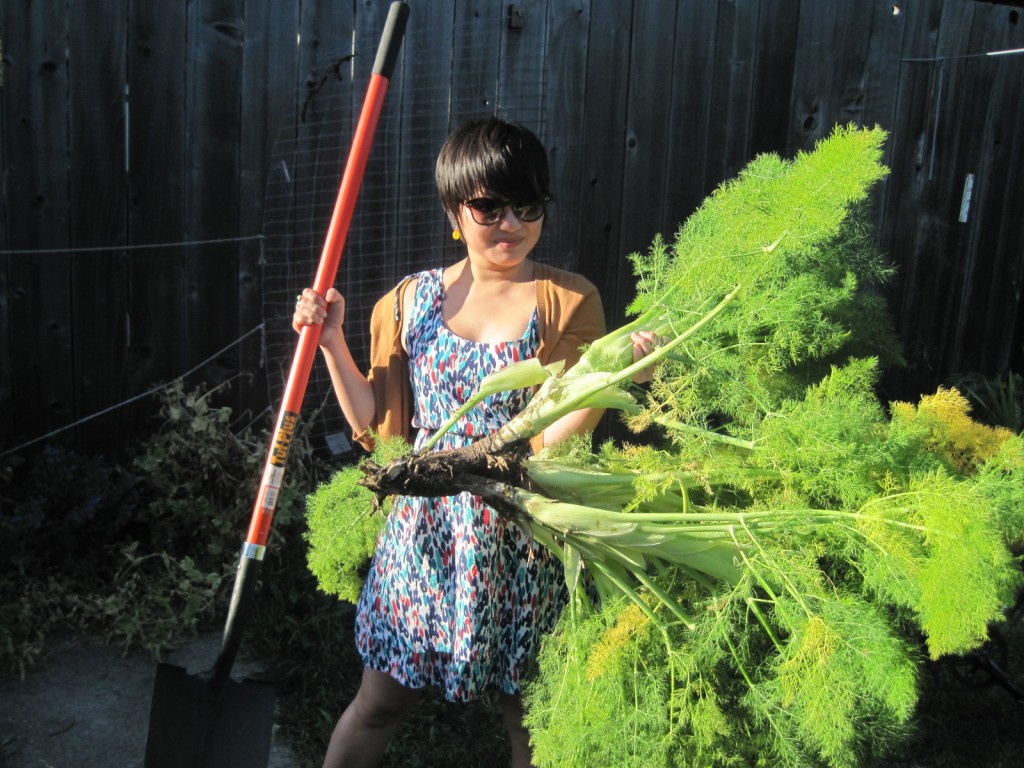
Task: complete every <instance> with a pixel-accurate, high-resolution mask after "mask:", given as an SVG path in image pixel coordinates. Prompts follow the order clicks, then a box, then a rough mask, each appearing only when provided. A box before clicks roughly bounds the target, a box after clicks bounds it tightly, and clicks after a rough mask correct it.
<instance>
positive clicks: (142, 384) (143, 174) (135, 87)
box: [122, 0, 191, 421]
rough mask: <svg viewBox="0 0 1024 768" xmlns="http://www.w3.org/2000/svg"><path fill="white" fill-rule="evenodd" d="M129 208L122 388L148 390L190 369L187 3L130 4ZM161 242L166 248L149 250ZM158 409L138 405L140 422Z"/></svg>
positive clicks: (146, 402) (129, 392) (135, 1)
mask: <svg viewBox="0 0 1024 768" xmlns="http://www.w3.org/2000/svg"><path fill="white" fill-rule="evenodd" d="M128 38H129V40H130V41H131V47H130V49H129V54H128V83H129V88H130V90H129V93H128V99H129V101H128V104H129V124H128V131H127V134H128V174H127V176H128V178H127V184H128V196H129V199H128V210H127V214H126V218H127V225H128V233H129V239H130V243H131V245H133V246H136V250H130V251H129V252H128V254H129V259H130V264H131V268H130V270H129V278H128V279H129V283H128V307H127V312H128V328H129V332H128V334H127V335H128V339H127V344H126V348H125V364H124V365H125V370H124V382H123V385H122V389H123V392H124V394H125V395H135V394H138V393H141V392H145V391H146V390H147V389H148V388H150V387H151V386H153V385H154V384H156V383H158V382H164V381H169V380H171V379H173V378H174V377H176V376H179V375H180V374H181V373H182V372H183V371H186V370H188V368H189V367H190V363H191V354H190V353H191V346H190V344H189V338H188V333H187V325H186V306H185V297H186V296H187V295H188V280H187V275H186V267H185V264H186V263H185V258H184V249H183V248H181V247H180V246H179V245H177V244H179V243H181V242H182V241H183V240H185V239H186V236H187V235H186V227H185V184H186V176H185V153H186V136H185V115H184V111H183V109H182V105H183V104H184V103H185V72H186V56H185V51H186V48H187V45H188V35H187V26H186V18H185V5H184V4H183V3H178V4H175V5H166V6H158V5H155V4H153V3H149V2H141V1H139V0H133V2H132V3H131V4H130V5H129V10H128ZM159 244H170V245H167V246H165V247H159V248H149V247H146V246H154V245H159ZM154 410H155V404H154V403H153V402H152V401H149V400H143V401H140V402H139V403H138V404H137V405H135V406H133V407H132V409H131V412H132V414H133V415H134V417H135V418H136V420H137V421H141V420H143V419H145V417H146V416H147V415H149V414H152V413H153V412H154Z"/></svg>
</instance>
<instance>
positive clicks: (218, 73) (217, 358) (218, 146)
mask: <svg viewBox="0 0 1024 768" xmlns="http://www.w3.org/2000/svg"><path fill="white" fill-rule="evenodd" d="M244 7H245V3H244V0H199V2H196V3H192V4H190V5H189V16H188V31H189V36H188V39H189V46H188V49H187V50H186V52H185V53H186V62H187V70H186V86H187V91H186V93H185V131H186V134H185V135H186V164H187V165H186V211H185V215H186V232H187V236H188V239H189V240H190V241H193V242H194V241H206V240H220V239H225V238H230V237H233V236H235V235H236V234H237V233H238V231H239V230H238V226H239V224H238V222H239V216H238V209H239V197H238V195H239V168H240V155H239V147H240V143H239V139H240V135H239V126H240V123H239V115H240V106H241V69H242V39H243V29H244V26H245V19H244ZM185 258H186V264H187V267H186V269H187V275H188V293H187V298H186V307H187V314H186V318H187V325H186V328H187V334H188V339H189V344H190V349H191V352H192V359H191V360H190V363H191V364H192V365H196V364H199V363H200V362H204V361H207V360H208V361H209V362H205V363H204V366H203V372H204V373H203V375H204V378H205V379H206V380H207V381H209V382H211V383H213V384H215V385H216V384H219V383H221V382H223V381H227V380H231V379H233V378H234V377H236V376H237V374H238V358H237V352H236V350H235V348H234V347H233V346H230V347H229V345H231V344H232V343H233V342H234V341H235V340H236V339H237V338H238V336H239V330H240V329H239V328H238V316H239V310H238V246H237V245H236V244H235V243H230V242H224V243H219V244H214V245H203V246H201V247H193V246H189V247H188V248H187V249H186V251H185ZM221 350H225V351H223V352H222V351H221Z"/></svg>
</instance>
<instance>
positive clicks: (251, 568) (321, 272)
mask: <svg viewBox="0 0 1024 768" xmlns="http://www.w3.org/2000/svg"><path fill="white" fill-rule="evenodd" d="M408 15H409V6H408V5H406V4H405V3H404V2H394V3H392V4H391V10H390V12H389V13H388V20H387V23H386V24H385V26H384V34H383V35H382V37H381V42H380V48H379V49H378V51H377V59H376V61H375V62H374V65H373V74H372V75H371V77H370V86H369V88H368V90H367V93H366V99H365V100H364V102H363V111H362V113H361V114H360V116H359V123H358V125H357V126H356V132H355V136H354V137H353V139H352V148H351V149H350V150H349V157H348V164H347V165H346V166H345V174H344V176H343V177H342V180H341V188H340V189H339V190H338V200H337V202H336V203H335V206H334V213H333V214H332V216H331V224H330V227H329V228H328V230H327V239H326V242H325V243H324V250H323V255H322V256H321V257H320V267H319V269H318V270H317V274H316V280H315V281H314V283H313V288H314V289H315V290H316V291H317V292H318V293H319V294H320V295H321V296H322V295H324V294H326V293H327V289H328V288H330V287H331V285H333V284H334V278H335V275H336V274H337V272H338V263H339V262H340V261H341V251H342V248H343V247H344V245H345V237H346V235H347V234H348V228H349V224H350V223H351V222H352V211H353V209H354V208H355V204H356V195H357V194H358V193H359V185H360V182H362V179H363V171H364V170H365V169H366V160H367V158H368V157H369V154H370V145H371V144H372V143H373V134H374V131H375V130H376V128H377V120H378V118H379V117H380V111H381V107H382V106H383V103H384V95H385V94H386V93H387V88H388V83H389V81H390V79H391V72H392V70H393V69H394V66H395V62H396V61H397V59H398V49H399V47H400V46H401V43H402V36H403V34H404V32H405V20H406V18H407V17H408ZM319 340H320V326H306V327H305V328H303V329H302V333H301V334H300V335H299V344H298V347H297V349H296V350H295V359H294V361H293V362H292V368H291V372H290V373H289V374H288V383H287V385H286V386H285V392H284V402H283V403H282V404H281V410H280V412H279V413H278V417H277V427H276V429H275V430H274V439H273V440H272V442H271V444H270V451H269V454H268V456H267V463H266V465H265V467H264V469H263V478H262V480H261V481H260V489H259V493H258V494H257V496H256V504H255V506H254V508H253V511H252V519H251V520H250V522H249V533H248V535H247V536H246V539H245V543H244V544H243V545H242V556H241V558H240V559H239V561H238V571H237V572H236V574H235V585H234V591H233V592H232V594H231V605H230V606H229V607H228V618H227V622H226V623H225V625H224V637H223V638H222V640H221V646H220V653H219V654H218V656H217V660H216V662H214V665H213V668H212V670H211V672H210V679H211V683H212V685H214V686H220V685H222V684H223V683H224V682H225V681H226V680H227V679H228V676H229V675H230V672H231V666H232V664H234V660H235V656H236V655H237V653H238V648H239V645H240V643H241V638H242V630H243V629H244V628H245V624H246V623H247V621H248V618H249V613H250V610H251V604H252V599H253V594H254V593H255V590H256V583H257V580H258V578H259V573H260V570H261V568H262V565H263V555H264V553H265V552H266V546H267V538H268V537H269V536H270V525H271V523H272V522H273V520H274V510H275V509H276V507H277V497H278V494H279V493H280V490H281V482H282V480H283V478H284V469H285V463H286V461H287V459H288V451H289V449H290V448H291V444H292V438H293V437H294V436H295V429H296V426H297V425H298V421H299V409H300V408H301V407H302V400H303V397H304V396H305V393H306V383H307V382H308V381H309V370H310V368H312V366H313V358H314V356H315V355H316V348H317V342H318V341H319Z"/></svg>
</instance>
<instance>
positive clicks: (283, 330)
mask: <svg viewBox="0 0 1024 768" xmlns="http://www.w3.org/2000/svg"><path fill="white" fill-rule="evenodd" d="M409 5H410V7H411V13H410V18H409V23H408V30H407V37H406V40H405V43H404V45H403V50H402V56H401V59H400V61H399V65H398V67H397V70H396V72H395V76H394V79H393V81H392V85H391V90H390V92H389V95H388V101H387V104H386V107H385V112H384V115H383V116H382V120H381V128H380V131H379V135H378V137H377V140H376V143H375V146H374V154H373V156H372V158H371V166H370V168H369V169H368V172H367V176H366V180H365V182H364V186H363V193H362V196H361V198H360V204H359V208H358V210H357V218H356V220H355V221H354V222H353V229H352V233H351V234H350V237H349V244H348V246H347V249H346V254H345V256H344V260H343V269H342V274H341V275H340V278H339V282H340V283H342V284H343V285H344V286H345V289H346V292H347V293H348V295H349V297H350V299H351V301H352V305H353V306H352V310H351V314H352V316H353V317H355V318H357V319H358V318H361V317H364V316H365V312H366V310H367V307H368V306H369V303H370V302H371V301H372V299H373V298H374V297H375V296H376V295H378V294H380V293H382V292H383V291H384V290H385V289H386V287H387V286H388V285H389V284H390V283H392V282H393V281H394V280H395V279H397V277H399V276H400V275H401V274H403V273H405V272H408V271H411V270H414V269H418V268H421V267H422V266H425V265H428V264H436V263H438V262H444V261H450V260H451V259H454V258H456V257H457V251H456V250H455V248H454V246H453V245H452V244H451V243H450V241H449V242H446V237H447V232H446V228H445V221H444V218H443V216H442V215H441V212H440V208H439V207H438V205H437V203H436V201H435V199H434V193H433V190H432V178H431V167H432V161H433V156H434V153H435V152H436V149H437V146H438V145H439V144H440V142H441V140H442V139H443V137H444V136H445V134H446V133H447V132H448V130H449V129H450V127H451V126H452V125H453V124H455V123H456V122H458V121H459V120H461V119H462V118H464V117H467V116H470V115H478V114H485V113H498V114H501V115H503V116H507V117H511V118H514V119H517V120H520V121H522V122H524V123H526V124H528V125H530V126H531V127H533V128H534V129H535V130H537V132H538V133H539V134H540V135H541V137H542V139H543V140H544V142H545V144H546V146H547V147H548V149H549V152H550V156H551V160H552V164H553V171H554V175H555V186H556V192H557V197H558V202H557V203H556V204H555V205H554V206H553V208H552V215H551V216H550V217H549V219H550V220H549V222H548V224H547V225H546V229H545V236H544V246H543V252H542V253H541V254H540V258H544V259H547V260H549V261H552V262H554V263H557V264H560V265H563V266H566V267H569V268H573V269H576V270H578V271H580V272H582V273H584V274H586V275H587V276H588V277H590V278H591V279H592V280H593V281H594V282H595V283H597V285H598V286H599V288H600V289H601V290H602V293H603V295H604V296H605V298H606V305H607V309H608V313H609V321H610V322H613V323H615V322H618V321H619V320H621V318H622V313H623V308H624V306H625V304H626V303H627V301H628V300H629V298H630V295H631V283H632V279H631V274H630V272H629V269H628V265H627V262H626V260H625V255H626V254H628V253H630V252H632V251H635V250H639V249H643V248H645V247H646V245H647V244H648V243H649V242H650V240H651V239H652V237H653V236H654V235H655V234H656V233H659V232H660V233H665V234H670V233H671V232H672V231H674V230H675V229H676V228H677V226H678V224H679V222H681V221H682V220H684V219H685V218H686V216H687V215H688V214H689V213H690V212H692V211H693V209H694V208H695V207H696V206H697V205H698V204H699V203H700V201H701V200H702V199H703V198H704V197H705V196H706V195H707V194H708V193H709V192H710V191H711V190H712V189H713V188H714V187H715V186H716V185H717V184H719V183H720V182H721V181H722V180H724V179H726V178H729V177H730V176H732V175H734V174H735V173H736V172H737V171H738V170H739V169H740V168H742V166H743V165H744V164H745V163H746V162H747V161H748V160H749V159H751V158H752V157H753V156H754V155H756V154H757V153H761V152H769V151H770V152H778V153H780V154H782V155H784V156H790V155H792V154H793V153H794V152H796V151H798V150H801V149H808V148H810V147H812V146H813V144H814V142H815V141H816V140H817V139H820V138H822V137H824V136H825V135H827V134H828V132H829V131H830V130H831V127H832V126H833V125H835V124H837V123H841V124H845V123H850V122H853V123H857V124H865V125H873V124H879V125H881V126H882V127H884V128H886V129H887V130H888V131H889V132H890V138H889V142H888V145H887V149H886V158H885V159H886V162H887V164H888V165H889V166H890V167H891V169H892V173H891V175H890V176H889V177H888V179H887V180H886V181H885V182H884V183H883V184H882V185H881V186H880V187H879V189H878V192H877V200H878V203H879V204H878V208H877V217H876V218H877V225H878V240H879V244H880V245H881V247H882V248H883V250H884V251H885V252H887V253H888V254H889V256H890V258H891V259H892V260H893V261H894V262H895V263H896V264H897V265H898V267H899V275H898V279H897V280H896V281H895V282H894V283H893V284H892V285H891V286H890V288H889V298H890V300H891V306H892V310H893V314H894V317H895V319H896V322H897V325H898V328H899V331H900V334H901V336H902V339H903V342H904V345H905V349H906V353H907V356H908V359H909V362H910V365H909V367H908V368H907V369H906V370H905V371H903V372H900V373H899V374H896V375H894V376H892V377H890V379H889V387H890V390H891V392H892V393H893V394H894V395H895V396H912V395H913V394H914V393H916V392H919V391H923V390H926V389H929V388H934V386H935V385H936V384H938V383H939V382H941V381H943V380H945V379H947V378H948V377H949V376H951V375H952V374H954V373H956V372H959V371H979V372H984V373H993V372H997V371H1004V370H1007V369H1008V368H1016V369H1017V370H1020V369H1021V368H1022V350H1021V346H1022V338H1024V337H1022V333H1021V331H1022V329H1021V319H1020V318H1021V312H1020V303H1021V302H1020V293H1021V282H1022V279H1024V275H1022V272H1024V216H1021V211H1022V210H1024V183H1022V181H1021V171H1022V169H1024V152H1022V136H1024V131H1022V130H1021V128H1020V125H1021V123H1022V118H1024V55H1022V54H1021V53H1020V52H1019V51H1018V52H1016V53H1013V52H1008V53H1003V52H1004V51H1012V50H1013V49H1020V48H1024V20H1022V19H1021V11H1020V10H1019V8H1018V7H1016V6H1019V5H1020V3H1014V4H1012V5H1005V4H1000V3H992V2H974V1H972V0H885V1H884V2H883V0H677V2H669V1H667V0H547V1H545V0H525V1H524V2H519V3H514V4H509V3H507V2H504V1H501V2H499V0H429V2H428V1H427V0H410V2H409ZM387 9H388V3H387V2H384V1H383V0H350V1H349V2H339V1H338V0H333V1H332V0H297V1H296V2H275V1H274V0H188V2H184V3H180V4H179V3H173V2H172V3H146V2H138V1H137V0H130V1H129V2H117V3H115V2H110V1H109V0H95V1H92V0H91V1H90V2H88V3H86V2H85V1H84V0H71V1H70V2H67V1H65V2H54V0H11V1H10V2H5V3H4V4H3V7H2V10H0V25H2V27H0V42H2V46H3V70H2V72H0V77H2V80H0V86H2V90H0V99H2V104H0V110H2V111H0V160H2V170H3V196H4V197H3V202H4V204H3V214H2V233H0V452H3V451H8V452H9V451H11V450H12V449H18V448H20V447H23V446H26V445H35V444H38V442H44V441H45V440H63V439H69V438H73V439H74V440H75V441H76V442H77V444H78V445H79V446H82V447H88V446H96V447H98V448H100V447H102V448H105V449H108V448H110V449H112V448H118V447H123V446H124V445H125V441H126V440H127V439H128V438H131V437H136V436H139V435H141V434H145V432H146V431H147V430H149V429H151V428H152V424H151V423H149V422H147V421H146V417H147V416H149V415H150V414H152V412H153V410H154V407H155V406H154V399H153V398H152V397H149V396H145V395H144V393H146V392H148V391H150V390H151V389H152V388H153V387H155V386H157V385H158V384H159V383H160V382H164V381H167V380H170V379H173V378H175V377H179V376H182V375H185V374H187V379H186V380H187V382H188V383H189V384H190V386H194V385H196V384H198V383H200V382H205V383H208V384H210V385H216V384H219V383H221V382H225V381H232V382H233V384H234V386H233V388H232V390H231V402H232V404H233V405H234V407H235V408H236V409H237V411H238V413H240V414H242V413H252V414H259V413H261V412H265V411H267V410H268V409H269V410H271V411H274V410H276V408H277V402H276V401H275V396H276V392H277V391H278V389H279V387H280V383H281V380H282V375H283V374H282V370H283V369H284V368H286V367H287V364H288V362H289V360H290V357H289V344H291V343H293V342H292V338H291V336H290V333H291V332H290V330H288V328H287V318H288V316H289V314H290V307H291V303H292V300H293V297H294V294H295V291H296V289H297V288H298V287H300V286H302V285H304V284H307V283H309V282H311V280H312V274H313V265H315V263H316V260H317V259H318V257H319V252H318V243H319V242H321V241H322V236H323V232H324V231H325V229H324V228H325V226H326V220H327V216H328V215H329V210H330V207H331V206H332V205H333V202H334V194H335V193H334V189H335V188H336V185H337V181H338V179H339V178H340V174H341V168H342V167H343V161H344V152H345V146H346V144H347V141H348V138H349V137H350V136H351V129H352V121H353V115H354V114H356V113H357V111H358V108H359V105H360V102H361V99H362V95H363V91H364V89H365V83H366V81H367V78H368V74H369V69H370V66H371V64H372V60H373V54H374V52H375V50H376V46H377V42H378V40H379V36H380V31H381V29H382V26H383V21H384V18H385V16H386V14H387ZM356 330H359V329H358V327H356ZM358 351H359V353H360V354H361V353H362V350H361V349H360V350H358ZM310 397H311V398H312V401H311V402H314V405H315V404H316V403H321V402H324V400H325V398H326V397H327V396H326V395H325V389H324V388H323V386H322V385H321V384H319V383H317V382H314V383H313V385H312V387H311V392H310ZM324 410H325V412H327V411H328V410H329V409H324ZM70 425H75V426H74V428H73V429H69V426H70ZM46 436H48V437H46ZM34 441H35V442H34Z"/></svg>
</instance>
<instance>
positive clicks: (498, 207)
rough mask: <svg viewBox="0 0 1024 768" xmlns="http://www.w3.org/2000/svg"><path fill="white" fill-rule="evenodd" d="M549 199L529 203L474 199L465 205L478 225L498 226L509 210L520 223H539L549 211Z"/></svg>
mask: <svg viewBox="0 0 1024 768" xmlns="http://www.w3.org/2000/svg"><path fill="white" fill-rule="evenodd" d="M547 204H548V199H547V198H546V197H540V198H537V199H536V200H532V201H530V202H529V203H512V202H509V201H508V200H499V199H497V198H495V197H474V198H473V199H472V200H466V201H465V202H464V203H463V205H464V206H466V207H467V208H469V212H470V215H472V217H473V221H475V222H476V223H477V224H483V225H488V224H497V223H498V222H499V221H501V220H502V218H504V216H505V212H506V211H508V210H509V209H511V210H512V213H514V214H515V215H516V218H517V219H519V220H520V221H537V219H539V218H540V217H541V216H543V215H544V212H545V210H546V209H547Z"/></svg>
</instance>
